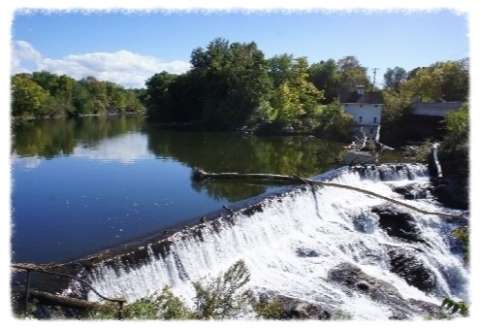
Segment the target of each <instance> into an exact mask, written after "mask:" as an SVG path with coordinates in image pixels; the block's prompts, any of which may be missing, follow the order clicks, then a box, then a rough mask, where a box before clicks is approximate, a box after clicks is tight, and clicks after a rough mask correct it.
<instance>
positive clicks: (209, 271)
mask: <svg viewBox="0 0 480 330" xmlns="http://www.w3.org/2000/svg"><path fill="white" fill-rule="evenodd" d="M323 179H325V176H323ZM327 180H329V181H331V182H338V183H342V184H347V185H351V186H355V187H361V188H363V189H368V190H371V191H374V192H377V193H380V194H383V195H385V196H388V197H392V198H398V199H402V196H401V195H399V194H397V193H395V192H394V188H396V187H403V186H406V185H408V184H412V183H421V184H428V183H429V177H428V171H427V168H426V166H424V165H418V164H408V165H380V166H362V167H353V168H341V169H338V170H334V171H333V172H331V173H329V176H328V178H327ZM408 203H411V204H412V205H414V206H416V207H419V208H422V209H425V210H430V211H439V212H440V211H445V208H443V207H442V206H441V205H439V204H438V203H436V202H435V201H433V200H432V199H423V200H420V199H419V200H411V201H408ZM258 205H259V206H258V207H257V208H256V210H255V211H250V212H248V211H245V209H240V210H238V211H235V212H234V213H233V214H232V215H229V216H223V217H218V218H216V219H213V220H212V221H208V222H204V223H201V224H197V225H195V226H192V227H190V228H188V229H184V230H181V231H178V232H176V233H174V234H172V235H171V236H170V237H168V238H167V239H166V241H164V242H163V243H164V246H168V248H166V249H165V248H164V249H159V248H156V244H158V242H152V243H150V244H147V245H146V246H145V247H144V248H143V249H144V250H145V251H146V253H145V256H146V257H145V260H142V261H141V262H140V261H138V262H131V261H130V262H124V261H122V260H121V259H120V258H117V260H116V259H115V258H113V259H111V260H109V261H106V262H103V263H100V264H98V265H96V266H95V267H94V268H93V269H92V270H90V271H89V272H88V274H87V277H88V279H89V281H90V282H91V284H92V285H93V286H94V287H95V288H96V289H97V290H98V291H100V292H102V293H103V294H104V295H107V296H110V297H118V296H123V297H126V298H127V299H128V301H130V302H132V301H135V300H136V299H139V298H141V297H145V296H147V295H150V294H153V293H155V292H158V291H159V290H161V289H162V288H163V287H164V286H166V285H168V286H171V287H172V290H173V292H174V293H176V294H178V295H181V296H182V297H183V298H184V299H185V300H187V301H189V302H191V298H192V297H193V294H194V290H193V287H192V284H191V283H192V281H197V280H201V279H208V278H213V277H215V276H217V275H218V274H219V273H221V272H224V271H225V270H226V269H228V267H230V266H231V265H232V264H233V263H235V262H236V261H238V260H239V259H243V260H244V261H245V263H246V264H247V266H248V268H249V270H250V272H251V281H250V283H249V287H250V288H251V289H253V290H254V291H255V292H257V293H260V292H270V293H272V292H273V293H276V294H281V295H284V296H287V297H292V298H298V299H301V300H303V301H306V302H311V303H322V304H326V305H328V306H331V307H333V308H336V309H340V310H342V311H344V312H346V313H348V314H349V315H351V316H352V318H354V319H387V318H389V317H391V315H392V311H391V308H390V306H389V305H388V303H382V302H380V301H375V300H372V299H371V298H370V297H369V296H367V295H363V294H361V293H358V292H354V291H349V290H345V288H344V287H342V286H341V285H340V284H338V283H336V282H332V281H331V280H329V278H328V273H329V271H330V270H331V269H333V268H335V267H336V266H338V265H339V264H341V263H349V264H352V265H354V266H356V267H359V268H360V269H361V270H362V271H363V272H364V273H366V274H367V275H369V276H371V277H374V278H376V279H379V280H382V281H384V282H387V283H389V284H391V285H392V286H393V287H395V288H396V289H397V290H398V292H399V293H400V295H401V297H402V298H403V299H405V300H406V301H407V300H408V299H416V300H421V301H425V302H430V303H434V304H440V303H441V300H442V299H443V297H444V296H449V297H453V298H457V299H462V300H468V296H467V295H468V292H467V281H468V270H467V269H466V268H465V266H464V264H463V262H462V255H460V254H458V253H457V254H456V253H453V252H452V244H453V243H452V240H451V238H449V233H450V231H451V229H452V228H454V227H455V225H453V224H451V223H448V222H446V221H445V219H441V218H439V217H438V216H432V215H423V214H419V213H417V212H415V211H412V210H410V209H407V208H401V207H398V206H397V207H396V209H397V210H400V211H401V212H402V213H406V214H409V215H411V216H412V217H413V218H414V219H415V222H416V225H417V226H418V228H419V232H420V234H421V237H422V242H408V241H403V240H400V239H399V238H396V237H393V236H389V235H388V234H387V232H386V231H384V230H382V229H381V227H380V226H379V223H378V221H379V217H378V215H377V214H375V213H374V212H372V208H373V207H376V206H380V205H384V201H382V200H379V199H376V198H372V197H369V196H367V195H364V194H361V193H358V192H355V191H350V190H345V189H339V188H331V187H323V188H319V187H317V188H312V187H309V186H308V187H303V188H295V189H293V190H291V191H288V192H285V193H283V194H281V195H280V196H274V197H270V198H265V199H264V200H263V201H261V202H260V203H259V204H258ZM358 219H362V226H363V227H362V228H363V230H359V228H358V226H356V225H355V222H356V220H358ZM165 242H166V243H168V244H167V245H165ZM392 249H393V250H397V251H406V252H412V253H414V254H415V256H416V258H418V259H419V260H420V261H421V262H422V263H423V264H424V265H425V267H427V268H428V269H430V270H431V272H433V273H434V275H435V277H436V284H435V288H434V290H433V291H431V292H429V293H425V292H423V291H421V290H419V289H417V288H416V287H414V286H412V285H409V284H408V283H407V281H406V280H405V279H404V278H402V277H400V276H399V275H397V274H396V273H394V272H392V271H391V266H390V264H389V256H388V251H391V250H392ZM88 298H89V300H96V299H97V297H96V296H95V295H94V294H93V293H91V292H90V293H88ZM416 316H418V315H409V317H410V318H415V317H416Z"/></svg>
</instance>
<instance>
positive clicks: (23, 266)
mask: <svg viewBox="0 0 480 330" xmlns="http://www.w3.org/2000/svg"><path fill="white" fill-rule="evenodd" d="M11 267H12V268H14V269H16V270H17V271H26V272H37V273H44V274H49V275H54V276H61V277H66V278H70V279H72V280H74V281H77V282H80V283H82V284H83V285H85V286H87V287H88V288H89V289H90V290H92V292H93V293H95V294H96V295H97V296H98V297H100V298H102V299H103V300H107V301H111V302H115V303H119V304H123V303H125V302H126V300H125V299H124V298H109V297H106V296H104V295H102V294H101V293H100V292H98V291H97V290H96V289H95V288H94V287H93V286H92V285H91V284H90V283H88V282H87V281H85V280H82V279H80V278H77V277H76V276H73V275H70V274H67V273H61V272H56V271H52V270H50V269H52V268H58V266H57V267H55V266H54V265H53V264H52V265H49V267H46V266H43V265H36V264H31V263H17V264H12V266H11Z"/></svg>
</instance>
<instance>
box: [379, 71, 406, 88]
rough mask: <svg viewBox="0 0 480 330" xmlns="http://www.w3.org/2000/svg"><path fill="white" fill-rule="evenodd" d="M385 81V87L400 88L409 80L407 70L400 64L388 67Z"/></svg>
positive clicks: (384, 76)
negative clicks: (399, 65)
mask: <svg viewBox="0 0 480 330" xmlns="http://www.w3.org/2000/svg"><path fill="white" fill-rule="evenodd" d="M383 78H384V81H385V88H389V89H394V90H398V88H399V87H400V85H401V84H402V83H404V82H405V81H406V80H407V71H405V69H403V68H400V67H398V66H396V67H394V68H393V69H391V68H388V69H387V71H386V72H385V74H384V75H383Z"/></svg>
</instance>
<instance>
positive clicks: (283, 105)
mask: <svg viewBox="0 0 480 330" xmlns="http://www.w3.org/2000/svg"><path fill="white" fill-rule="evenodd" d="M190 62H191V69H190V70H188V71H187V72H185V73H183V74H171V73H167V72H165V71H163V72H160V73H157V74H155V75H153V76H152V77H150V78H149V79H148V80H147V81H146V88H144V89H138V90H127V89H125V88H122V87H121V86H119V85H116V84H114V83H111V82H105V81H98V80H96V79H95V78H93V77H88V78H85V79H81V80H78V81H77V80H74V79H72V78H70V77H68V76H65V75H61V76H58V75H55V74H52V73H48V72H35V73H33V74H24V73H22V74H17V75H15V76H13V77H12V96H13V104H12V114H13V116H15V117H56V116H65V115H69V116H77V115H89V114H107V113H110V112H115V113H123V112H137V113H138V112H143V111H144V110H146V111H147V114H148V117H149V120H151V121H156V122H162V123H174V124H186V123H188V124H194V125H198V126H200V127H202V128H205V129H207V130H234V129H241V128H249V129H255V130H257V131H262V130H263V131H267V132H268V131H273V132H279V131H295V132H309V133H317V135H323V136H327V137H332V138H338V139H343V140H348V139H350V129H351V126H352V125H353V121H352V118H351V117H350V116H349V115H348V114H347V113H345V112H344V110H343V107H342V106H341V103H340V102H341V101H345V100H346V99H348V97H349V96H350V95H353V94H354V93H355V91H356V87H357V86H359V85H362V86H363V87H364V88H365V90H366V91H367V92H372V91H375V92H379V93H381V95H382V97H383V102H384V113H383V116H382V127H383V129H382V136H384V134H383V133H387V135H391V137H392V138H393V139H397V138H396V136H397V135H398V136H400V138H398V139H397V140H402V139H401V135H402V134H404V133H405V132H406V130H404V129H403V128H402V127H404V126H409V125H407V124H408V122H407V121H406V120H407V119H408V114H409V110H410V108H411V104H412V102H413V101H415V100H420V101H442V100H443V101H462V102H467V98H468V92H469V86H468V85H469V84H468V82H469V73H468V60H467V59H465V60H460V61H445V62H437V63H434V64H432V65H430V66H428V67H419V68H415V69H413V70H411V71H407V70H405V69H403V68H400V67H395V68H389V69H388V70H387V71H386V73H385V75H384V81H385V85H384V87H383V89H382V90H379V89H378V88H377V87H375V86H374V85H373V84H372V83H371V82H370V79H369V77H368V74H367V68H366V67H364V66H362V65H361V64H360V62H359V61H358V59H356V58H355V57H354V56H346V57H344V58H341V59H340V60H337V61H335V60H333V59H328V60H325V61H323V60H322V61H319V62H316V63H312V64H309V63H308V61H307V59H306V57H294V56H293V55H290V54H281V55H276V56H273V57H271V58H267V57H266V56H265V54H264V53H263V52H262V51H261V50H260V49H259V48H258V47H257V45H256V44H255V43H254V42H249V43H239V42H229V41H228V40H225V39H222V38H217V39H214V40H213V41H211V42H210V43H209V44H208V45H207V47H206V48H196V49H194V50H193V51H192V53H191V58H190Z"/></svg>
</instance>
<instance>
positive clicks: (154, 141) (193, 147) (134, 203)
mask: <svg viewBox="0 0 480 330" xmlns="http://www.w3.org/2000/svg"><path fill="white" fill-rule="evenodd" d="M13 133H14V135H13V138H12V175H13V192H12V209H13V224H14V232H13V236H12V251H13V256H12V257H13V260H15V261H35V262H48V261H53V260H56V261H59V260H65V259H68V258H74V257H78V256H84V255H85V254H87V253H92V252H93V251H96V250H98V249H101V248H105V247H107V246H112V245H116V244H119V243H121V242H125V241H129V240H131V239H133V238H135V237H139V236H143V235H146V234H148V233H152V232H158V231H160V230H163V229H165V228H169V227H172V226H175V225H177V224H178V223H181V222H183V221H187V220H188V219H195V218H198V217H199V216H201V215H203V214H205V213H208V212H212V211H215V210H219V209H222V206H223V205H229V203H231V202H235V201H239V200H242V199H245V198H248V197H251V196H255V195H258V194H261V193H263V192H265V191H268V190H271V189H275V187H273V186H271V185H266V184H259V183H255V182H244V181H241V182H233V181H223V182H222V181H210V182H207V183H205V184H202V185H199V184H197V183H195V182H192V180H191V177H190V175H191V169H192V167H194V166H196V167H201V168H203V169H205V170H208V171H244V172H272V173H285V174H298V175H303V176H309V175H314V174H317V173H320V172H322V171H324V170H325V169H327V168H328V167H330V166H332V165H333V164H334V163H335V162H336V160H337V157H338V156H339V153H340V152H341V150H342V147H341V146H340V145H339V144H336V143H331V142H327V141H322V140H319V139H316V138H309V137H256V136H243V135H240V134H232V133H202V132H175V131H168V130H164V129H160V128H159V127H155V126H152V125H148V124H147V123H146V122H145V120H144V119H143V118H140V117H116V118H86V119H83V120H55V121H41V122H29V123H23V124H15V125H14V126H13Z"/></svg>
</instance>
